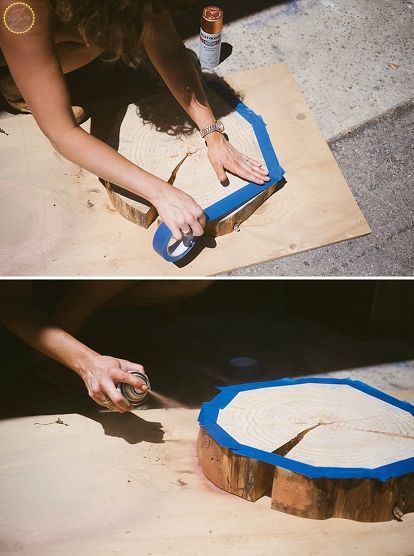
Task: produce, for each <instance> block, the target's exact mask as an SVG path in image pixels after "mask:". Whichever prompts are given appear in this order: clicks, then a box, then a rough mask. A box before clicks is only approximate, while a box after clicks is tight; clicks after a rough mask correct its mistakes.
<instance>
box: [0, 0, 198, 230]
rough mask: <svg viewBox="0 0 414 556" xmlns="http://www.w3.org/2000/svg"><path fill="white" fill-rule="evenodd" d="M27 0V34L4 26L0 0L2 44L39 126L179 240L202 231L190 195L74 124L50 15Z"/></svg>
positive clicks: (40, 0)
mask: <svg viewBox="0 0 414 556" xmlns="http://www.w3.org/2000/svg"><path fill="white" fill-rule="evenodd" d="M29 2H30V6H31V8H32V9H33V11H34V13H35V16H36V19H35V23H34V25H33V27H32V29H30V30H29V31H28V32H26V33H23V34H15V33H12V32H10V31H9V30H8V29H7V28H6V26H5V25H4V24H3V16H4V13H5V11H6V10H7V8H8V7H9V5H10V2H9V0H0V46H1V49H2V51H3V54H4V56H5V58H6V60H7V63H8V66H9V68H10V71H11V73H12V75H13V78H14V80H15V82H16V84H17V86H18V88H19V90H20V92H21V94H22V95H23V97H24V99H25V100H26V102H27V103H28V105H29V106H30V109H31V111H32V113H33V116H34V118H35V120H36V122H37V124H38V125H39V127H40V129H41V130H42V131H43V133H44V134H45V135H46V136H47V137H48V138H49V140H50V141H51V143H52V144H53V146H54V147H55V148H56V150H57V151H58V152H60V153H61V154H62V155H63V156H64V157H65V158H67V159H68V160H70V161H72V162H74V163H75V164H78V165H79V166H81V167H82V168H85V169H86V170H89V171H90V172H92V173H94V174H95V175H97V176H99V177H101V178H103V179H106V180H108V181H110V182H111V183H115V184H117V185H119V186H121V187H123V188H125V189H127V190H128V191H131V192H132V193H135V194H137V195H139V196H141V197H144V198H145V199H147V200H149V201H150V202H151V203H152V204H154V205H155V207H156V208H157V210H158V213H159V215H160V216H161V218H162V219H163V220H164V222H165V223H166V224H167V226H168V227H169V228H170V230H171V231H172V233H173V235H174V237H175V238H176V239H181V238H182V233H181V231H182V230H184V231H185V230H187V229H188V227H191V229H192V230H193V234H194V235H196V236H199V235H202V233H203V227H204V225H205V217H204V214H203V211H202V209H201V208H200V207H199V206H198V205H197V204H196V203H195V201H194V200H193V199H192V198H191V197H190V196H189V195H187V194H186V193H184V192H182V191H180V190H179V189H177V188H175V187H172V186H171V185H169V184H167V183H166V182H164V181H163V180H161V179H159V178H157V177H156V176H153V175H152V174H150V173H148V172H146V171H145V170H143V169H142V168H139V167H138V166H136V165H135V164H133V163H132V162H130V161H128V160H127V159H126V158H124V157H123V156H122V155H120V154H119V153H118V152H117V151H115V149H113V148H112V147H110V146H109V145H106V144H105V143H104V142H103V141H100V140H99V139H97V138H96V137H93V136H91V135H89V133H87V132H86V131H84V130H83V129H82V128H81V127H79V126H77V124H76V121H75V119H74V116H73V113H72V108H71V101H70V96H69V92H68V89H67V86H66V82H65V79H64V75H63V73H62V70H61V67H60V65H59V60H58V56H57V53H56V50H55V44H54V37H53V32H52V30H53V14H52V13H51V11H50V8H49V5H48V2H45V1H44V0H29ZM29 2H26V3H29Z"/></svg>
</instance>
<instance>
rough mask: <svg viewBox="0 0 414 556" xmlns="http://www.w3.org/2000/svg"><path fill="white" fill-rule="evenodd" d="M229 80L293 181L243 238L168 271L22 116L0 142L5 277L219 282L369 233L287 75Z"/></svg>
mask: <svg viewBox="0 0 414 556" xmlns="http://www.w3.org/2000/svg"><path fill="white" fill-rule="evenodd" d="M226 79H227V81H228V82H229V83H230V85H231V86H232V87H233V88H234V89H235V90H236V91H238V92H240V93H242V94H243V96H244V102H245V103H246V104H247V105H248V106H250V107H251V108H252V109H253V110H254V111H255V112H256V113H258V114H261V115H262V116H263V117H264V119H265V121H266V123H267V129H268V132H269V135H270V137H271V139H272V142H273V144H274V147H275V149H276V152H277V154H278V157H279V160H280V163H281V165H282V166H283V167H284V168H285V170H286V176H285V177H286V179H287V185H286V186H285V187H284V188H283V189H282V190H281V191H279V192H277V193H276V194H274V195H273V196H272V197H271V198H269V199H268V200H267V201H266V202H265V203H264V204H263V205H262V206H261V207H260V208H259V209H258V210H257V211H256V213H255V214H254V215H253V216H252V217H251V218H249V220H248V221H246V222H245V223H244V224H243V225H242V226H241V229H240V231H239V232H238V233H232V234H229V235H227V236H223V237H220V238H217V239H215V240H211V241H209V242H207V244H206V246H205V248H204V249H203V250H202V251H201V253H200V254H199V255H198V257H197V258H195V259H194V260H193V261H191V262H190V263H189V264H188V265H187V266H185V267H183V268H178V267H176V266H175V265H172V264H171V263H167V262H166V261H164V260H163V259H161V258H160V257H159V256H158V255H157V254H156V253H155V252H154V251H153V249H152V237H153V233H154V232H153V229H150V230H143V229H140V228H139V227H138V226H136V225H134V224H132V223H130V222H128V221H126V220H125V219H123V218H122V217H121V216H119V214H118V213H116V212H115V211H114V210H113V208H112V206H111V204H110V201H109V199H108V198H107V195H106V192H105V191H104V189H103V187H102V186H101V185H100V182H99V181H98V179H97V178H96V177H95V176H93V175H91V174H90V173H88V172H86V171H83V170H82V171H81V170H80V169H79V168H77V167H76V166H74V165H73V164H70V163H68V162H67V161H64V160H63V159H61V158H60V157H58V156H57V155H56V154H55V153H54V151H53V149H52V147H51V146H50V144H49V142H48V141H47V140H46V139H45V138H44V137H43V136H42V134H41V132H40V131H39V130H38V129H37V127H36V124H35V122H34V120H33V118H32V117H31V116H16V117H13V118H8V119H7V120H5V123H4V126H3V128H4V129H5V131H7V132H8V133H9V135H8V136H6V135H4V134H0V166H1V168H2V172H1V177H0V195H1V197H0V203H1V206H2V213H3V214H4V215H5V218H2V219H1V223H0V268H1V273H2V274H4V275H5V274H7V275H50V276H52V275H71V276H72V275H73V276H82V275H84V276H87V275H96V276H102V275H103V276H114V275H115V276H116V275H125V276H131V275H135V276H148V275H152V276H194V275H196V276H199V275H211V274H216V273H220V272H224V271H228V270H232V269H236V268H240V267H243V266H248V265H253V264H257V263H260V262H264V261H268V260H272V259H276V258H279V257H284V256H287V255H292V254H294V253H298V252H300V251H305V250H308V249H314V248H317V247H320V246H323V245H328V244H330V243H335V242H338V241H342V240H345V239H351V238H354V237H357V236H361V235H363V234H367V233H369V231H370V230H369V227H368V225H367V223H366V221H365V219H364V217H363V215H362V213H361V212H360V210H359V208H358V206H357V204H356V202H355V199H354V198H353V195H352V193H351V191H350V190H349V187H348V185H347V184H346V182H345V179H344V178H343V176H342V174H341V172H340V170H339V168H338V166H337V164H336V162H335V160H334V158H333V156H332V154H331V152H330V150H329V147H328V146H327V144H326V142H325V140H324V138H323V137H322V134H321V132H320V130H319V129H318V127H317V125H316V122H315V120H314V118H313V116H312V114H311V112H310V110H309V108H308V106H307V104H306V101H305V99H304V97H303V95H302V93H301V92H300V90H299V88H298V86H297V84H296V82H295V80H294V78H293V76H292V74H291V72H290V70H289V68H288V67H287V66H286V65H284V64H278V65H273V66H268V67H263V68H259V69H255V70H249V71H245V72H239V73H235V74H232V75H230V76H228V77H227V78H226Z"/></svg>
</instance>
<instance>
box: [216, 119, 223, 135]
mask: <svg viewBox="0 0 414 556" xmlns="http://www.w3.org/2000/svg"><path fill="white" fill-rule="evenodd" d="M216 126H217V131H219V132H220V133H223V131H224V124H223V122H220V120H218V121H217V122H216Z"/></svg>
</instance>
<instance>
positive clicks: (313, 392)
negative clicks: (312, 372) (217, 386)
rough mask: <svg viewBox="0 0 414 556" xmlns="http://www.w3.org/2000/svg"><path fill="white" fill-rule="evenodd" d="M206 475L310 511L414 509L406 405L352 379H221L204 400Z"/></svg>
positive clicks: (249, 495)
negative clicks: (246, 381)
mask: <svg viewBox="0 0 414 556" xmlns="http://www.w3.org/2000/svg"><path fill="white" fill-rule="evenodd" d="M199 422H200V427H201V428H200V433H199V438H198V444H197V453H198V458H199V461H200V464H201V467H202V470H203V473H204V474H205V475H206V477H207V478H208V479H209V480H210V481H211V482H213V483H214V484H215V485H216V486H218V487H220V488H222V489H223V490H226V491H227V492H229V493H231V494H236V495H238V496H241V497H242V498H245V499H246V500H250V501H253V502H254V501H256V500H257V499H259V498H260V497H262V496H264V495H265V494H269V495H271V507H272V508H273V509H275V510H280V511H283V512H287V513H290V514H293V515H296V516H301V517H308V518H313V519H327V518H330V517H342V518H347V519H353V520H357V521H388V520H391V519H393V518H395V519H401V517H402V516H403V515H404V514H405V513H408V512H412V511H414V406H412V405H411V404H409V403H408V402H402V401H400V400H397V399H396V398H392V397H391V396H388V395H386V394H384V393H383V392H380V391H379V390H376V389H374V388H371V387H370V386H367V385H365V384H363V383H361V382H358V381H352V380H348V379H312V378H309V379H298V380H291V379H282V380H277V381H270V382H262V383H252V384H244V385H237V386H229V387H226V388H222V389H221V392H220V394H218V395H217V396H216V397H215V398H214V399H213V400H212V401H211V402H207V403H205V404H203V406H202V409H201V412H200V416H199Z"/></svg>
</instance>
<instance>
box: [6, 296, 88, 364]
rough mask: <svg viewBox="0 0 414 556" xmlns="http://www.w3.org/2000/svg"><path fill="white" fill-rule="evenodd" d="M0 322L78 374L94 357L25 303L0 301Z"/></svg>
mask: <svg viewBox="0 0 414 556" xmlns="http://www.w3.org/2000/svg"><path fill="white" fill-rule="evenodd" d="M0 320H1V321H2V322H3V324H4V325H5V326H6V327H7V328H8V329H9V330H11V331H12V332H14V333H15V334H16V335H17V336H19V337H20V338H21V339H22V340H24V341H25V342H26V343H28V344H29V345H30V346H32V347H33V348H34V349H36V350H38V351H40V352H41V353H43V354H44V355H47V356H48V357H51V358H52V359H55V361H58V362H59V363H62V364H63V365H65V366H66V367H69V368H70V369H72V370H73V371H75V372H76V373H78V374H81V373H82V371H83V369H84V368H86V367H87V366H88V363H89V361H90V360H92V359H93V358H94V357H96V356H97V355H98V354H97V353H96V352H95V351H93V350H92V349H90V348H88V347H87V346H85V345H84V344H82V343H81V342H79V341H78V340H76V338H74V337H73V336H71V335H70V334H68V333H67V332H65V331H64V330H63V329H62V328H60V327H58V326H56V325H54V324H53V323H52V322H51V321H50V319H48V318H47V316H46V315H45V314H44V313H43V312H42V311H41V310H40V309H38V308H37V307H36V306H35V305H34V304H33V303H32V302H31V301H30V300H29V299H26V298H25V297H20V296H15V297H11V298H9V299H4V298H3V299H2V303H1V309H0Z"/></svg>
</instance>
